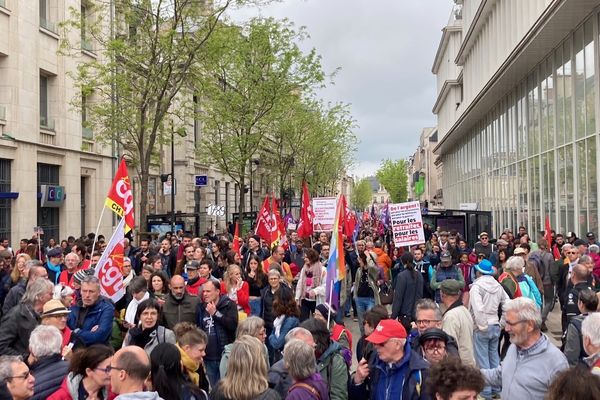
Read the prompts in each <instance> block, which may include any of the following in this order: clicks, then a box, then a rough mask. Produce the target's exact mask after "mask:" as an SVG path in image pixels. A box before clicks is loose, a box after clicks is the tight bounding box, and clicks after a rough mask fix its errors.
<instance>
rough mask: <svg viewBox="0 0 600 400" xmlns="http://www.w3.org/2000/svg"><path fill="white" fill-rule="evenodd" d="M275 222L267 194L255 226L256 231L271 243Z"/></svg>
mask: <svg viewBox="0 0 600 400" xmlns="http://www.w3.org/2000/svg"><path fill="white" fill-rule="evenodd" d="M273 224H274V222H273V218H272V216H271V205H270V204H269V196H268V195H267V196H266V197H265V201H263V205H262V207H261V209H260V212H259V213H258V216H257V218H256V227H255V228H254V232H255V233H256V234H257V235H258V236H260V238H261V239H263V240H265V241H266V242H267V243H269V245H270V244H271V241H272V240H273V237H272V232H273Z"/></svg>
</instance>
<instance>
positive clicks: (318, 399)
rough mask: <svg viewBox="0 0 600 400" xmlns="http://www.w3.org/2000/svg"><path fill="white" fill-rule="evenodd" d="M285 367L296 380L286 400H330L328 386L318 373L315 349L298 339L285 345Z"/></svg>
mask: <svg viewBox="0 0 600 400" xmlns="http://www.w3.org/2000/svg"><path fill="white" fill-rule="evenodd" d="M283 360H284V363H285V367H286V369H287V371H288V373H289V375H290V376H291V378H292V379H293V380H294V383H293V385H292V386H291V387H290V388H289V390H288V392H287V396H286V397H285V399H286V400H304V399H313V400H328V399H329V391H328V389H327V384H326V383H325V382H324V381H323V379H322V378H321V375H320V374H319V373H317V371H316V366H315V364H316V360H315V353H314V349H313V348H312V347H311V346H310V345H308V344H306V343H305V342H303V341H302V340H298V339H291V340H290V341H289V342H287V343H286V345H285V352H284V357H283Z"/></svg>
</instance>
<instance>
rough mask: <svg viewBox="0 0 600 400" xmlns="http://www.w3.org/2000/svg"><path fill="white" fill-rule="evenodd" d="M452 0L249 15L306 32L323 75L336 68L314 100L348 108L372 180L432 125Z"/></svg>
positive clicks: (304, 3) (352, 0)
mask: <svg viewBox="0 0 600 400" xmlns="http://www.w3.org/2000/svg"><path fill="white" fill-rule="evenodd" d="M452 4H453V2H452V0H418V1H410V0H282V1H281V2H280V3H274V4H271V5H269V6H267V7H263V8H261V9H252V10H243V11H242V12H239V11H238V12H236V13H235V15H234V16H233V17H234V18H235V19H243V18H244V17H248V16H259V15H260V16H264V17H275V18H288V19H289V20H291V21H292V22H294V24H295V25H297V26H305V27H306V29H307V31H308V33H309V34H310V38H309V39H308V40H307V43H306V44H305V45H307V46H308V47H314V48H315V49H316V50H317V52H318V53H319V54H320V55H321V56H322V57H323V66H324V68H325V71H326V72H331V71H334V70H335V69H336V68H337V67H340V68H341V71H340V72H339V73H338V75H337V77H336V78H335V85H334V86H330V87H328V88H327V89H325V90H324V91H323V92H322V93H321V96H322V97H323V98H324V99H325V100H327V101H332V102H337V101H341V102H345V103H349V104H351V112H352V115H353V117H354V118H355V119H356V121H357V123H358V125H359V127H358V129H357V131H356V134H357V136H358V138H359V140H360V145H359V149H358V152H357V154H356V166H355V167H354V168H352V169H351V170H350V171H349V173H350V174H355V175H358V176H361V177H362V176H366V175H371V174H373V173H374V172H375V171H376V170H377V167H378V165H379V163H380V161H381V160H382V159H384V158H391V159H398V158H407V157H408V156H410V155H411V154H413V153H414V151H415V149H416V147H417V144H418V142H419V135H420V134H421V129H422V128H423V127H427V126H434V125H435V124H436V119H435V116H434V115H433V114H432V112H431V109H432V108H433V104H434V102H435V98H436V88H435V87H436V84H435V76H434V75H433V74H432V73H431V66H432V64H433V58H434V57H435V52H436V50H437V47H438V44H439V41H440V38H441V29H442V28H443V27H444V26H445V25H446V23H447V22H448V18H449V16H450V10H451V9H452Z"/></svg>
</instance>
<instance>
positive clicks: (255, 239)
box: [215, 235, 269, 270]
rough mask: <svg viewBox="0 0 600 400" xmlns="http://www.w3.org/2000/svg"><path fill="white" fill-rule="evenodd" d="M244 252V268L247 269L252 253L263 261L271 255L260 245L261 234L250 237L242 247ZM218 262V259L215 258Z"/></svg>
mask: <svg viewBox="0 0 600 400" xmlns="http://www.w3.org/2000/svg"><path fill="white" fill-rule="evenodd" d="M242 254H243V255H244V258H243V260H242V269H243V270H246V267H247V266H248V260H249V258H250V255H251V254H254V255H256V256H257V257H258V258H259V259H260V260H261V261H263V260H265V259H267V257H268V256H269V255H268V254H267V253H266V252H265V251H264V250H263V249H262V248H261V247H260V236H258V235H254V236H250V238H248V242H247V245H244V247H242ZM215 262H216V260H215Z"/></svg>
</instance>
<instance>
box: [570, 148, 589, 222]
mask: <svg viewBox="0 0 600 400" xmlns="http://www.w3.org/2000/svg"><path fill="white" fill-rule="evenodd" d="M585 147H586V146H585V141H583V140H582V141H579V142H577V179H578V182H577V184H578V191H577V202H578V205H579V218H578V220H579V231H580V232H582V233H585V232H587V197H588V187H587V157H586V149H585ZM573 228H574V229H575V227H573Z"/></svg>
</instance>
